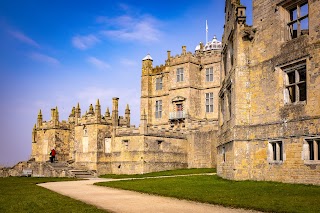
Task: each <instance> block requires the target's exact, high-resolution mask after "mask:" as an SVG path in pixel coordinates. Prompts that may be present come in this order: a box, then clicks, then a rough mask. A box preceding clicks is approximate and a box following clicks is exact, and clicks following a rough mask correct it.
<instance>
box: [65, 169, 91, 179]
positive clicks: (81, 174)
mask: <svg viewBox="0 0 320 213" xmlns="http://www.w3.org/2000/svg"><path fill="white" fill-rule="evenodd" d="M69 171H70V172H71V173H72V174H73V175H74V177H76V178H93V177H94V176H93V175H92V174H91V173H90V172H89V171H87V170H82V169H71V170H69Z"/></svg>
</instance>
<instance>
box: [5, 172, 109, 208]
mask: <svg viewBox="0 0 320 213" xmlns="http://www.w3.org/2000/svg"><path fill="white" fill-rule="evenodd" d="M63 180H70V178H31V177H9V178H0V212H2V213H4V212H14V213H16V212H32V213H34V212H35V213H36V212H46V213H47V212H53V213H57V212H88V213H90V212H105V211H103V210H100V209H98V208H96V207H94V206H91V205H88V204H85V203H83V202H81V201H77V200H74V199H71V198H69V197H66V196H63V195H60V194H58V193H55V192H52V191H50V190H48V189H45V188H42V187H40V186H37V185H36V184H37V183H44V182H53V181H54V182H55V181H63Z"/></svg>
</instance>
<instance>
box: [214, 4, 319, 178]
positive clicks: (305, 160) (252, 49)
mask: <svg viewBox="0 0 320 213" xmlns="http://www.w3.org/2000/svg"><path fill="white" fill-rule="evenodd" d="M319 8H320V1H289V0H285V1H283V0H278V1H271V0H268V1H265V0H263V1H262V0H254V1H253V26H247V25H246V13H245V12H246V11H245V7H244V6H242V5H241V4H240V1H235V0H232V1H227V3H226V24H225V30H224V35H223V40H222V42H223V52H222V59H223V63H222V64H223V70H222V73H221V79H222V83H221V89H220V92H219V96H220V115H219V116H220V117H219V118H220V119H219V139H218V141H219V142H218V144H219V145H218V150H217V152H218V155H217V171H218V175H220V176H222V177H224V178H228V179H235V180H245V179H251V180H272V181H282V182H292V183H309V184H320V157H319V154H320V153H319V152H320V149H319V147H320V108H319V104H320V92H319V91H320V75H319V73H320V66H319V63H320V54H319V53H320V31H319V29H320V22H319V19H320V10H319ZM290 14H291V15H290Z"/></svg>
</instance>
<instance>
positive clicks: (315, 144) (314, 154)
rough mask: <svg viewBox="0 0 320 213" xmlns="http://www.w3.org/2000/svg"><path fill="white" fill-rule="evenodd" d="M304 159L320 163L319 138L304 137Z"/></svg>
mask: <svg viewBox="0 0 320 213" xmlns="http://www.w3.org/2000/svg"><path fill="white" fill-rule="evenodd" d="M304 144H305V146H306V147H307V148H305V149H304V152H305V153H304V156H305V157H304V160H305V161H306V162H309V163H317V164H320V138H305V143H304Z"/></svg>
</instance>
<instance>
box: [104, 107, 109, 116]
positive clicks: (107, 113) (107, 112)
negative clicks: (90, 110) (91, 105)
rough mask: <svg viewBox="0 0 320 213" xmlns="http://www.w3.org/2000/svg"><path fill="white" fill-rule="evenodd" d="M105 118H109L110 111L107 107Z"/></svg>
mask: <svg viewBox="0 0 320 213" xmlns="http://www.w3.org/2000/svg"><path fill="white" fill-rule="evenodd" d="M105 116H106V117H110V110H109V107H107V110H106V113H105Z"/></svg>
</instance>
